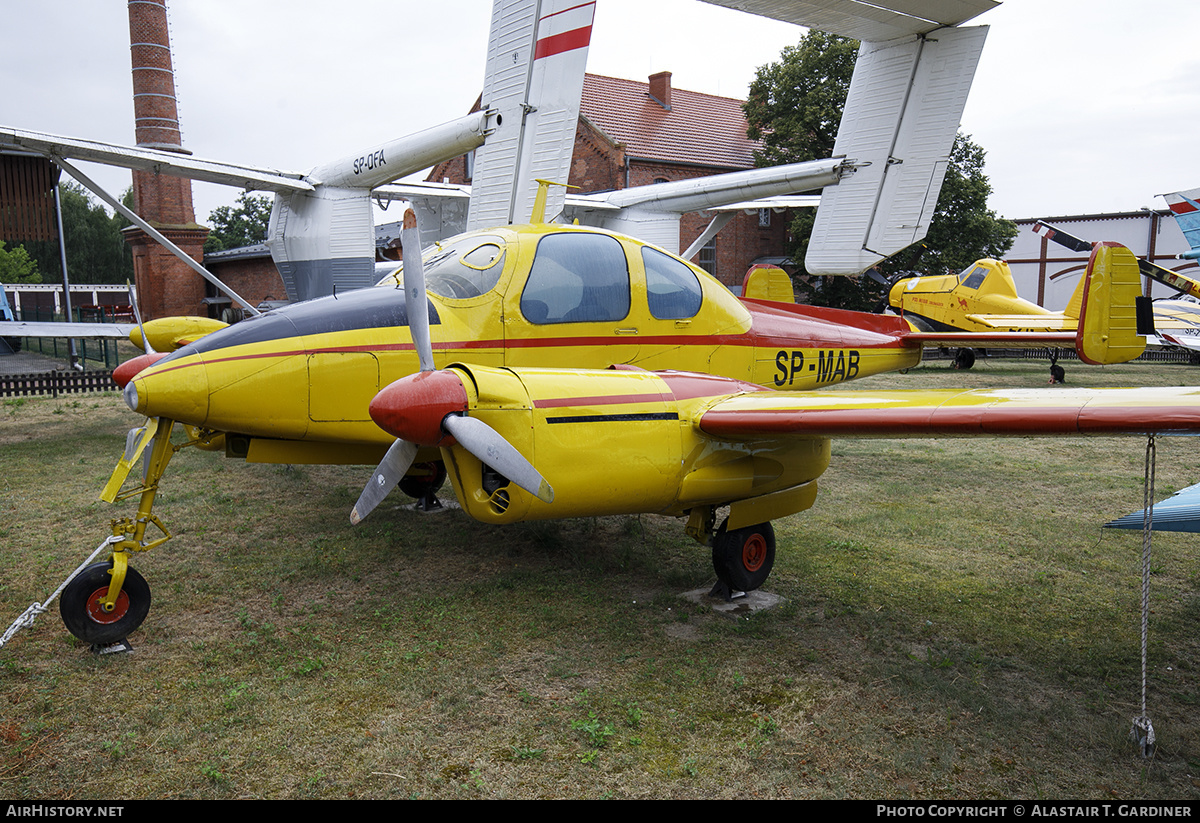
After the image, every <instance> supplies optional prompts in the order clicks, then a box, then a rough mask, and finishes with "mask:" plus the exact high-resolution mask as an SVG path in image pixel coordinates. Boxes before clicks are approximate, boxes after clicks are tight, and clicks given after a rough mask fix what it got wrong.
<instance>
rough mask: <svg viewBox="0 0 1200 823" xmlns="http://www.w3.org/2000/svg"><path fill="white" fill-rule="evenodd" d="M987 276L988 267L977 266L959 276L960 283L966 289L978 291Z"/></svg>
mask: <svg viewBox="0 0 1200 823" xmlns="http://www.w3.org/2000/svg"><path fill="white" fill-rule="evenodd" d="M987 274H988V270H987V267H986V266H975V267H974V268H972V269H968V270H967V271H964V272H963V273H962V274H961V275H959V278H958V282H959V284H960V285H962V286H964V287H965V288H968V289H977V288H979V287H980V286H982V285H983V278H985V277H987Z"/></svg>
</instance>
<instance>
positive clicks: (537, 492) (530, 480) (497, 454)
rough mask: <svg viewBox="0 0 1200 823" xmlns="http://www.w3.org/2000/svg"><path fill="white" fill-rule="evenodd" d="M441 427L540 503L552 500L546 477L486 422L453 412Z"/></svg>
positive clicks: (552, 495)
mask: <svg viewBox="0 0 1200 823" xmlns="http://www.w3.org/2000/svg"><path fill="white" fill-rule="evenodd" d="M442 427H443V428H444V429H445V430H446V431H447V432H449V433H450V435H451V436H452V437H454V439H455V440H457V441H458V442H459V445H461V446H462V447H463V448H464V449H466V450H467V451H469V452H470V453H471V454H473V455H475V457H476V458H478V459H479V460H480V461H481V462H483V463H485V464H487V465H488V466H491V467H492V468H493V469H495V470H496V471H498V472H500V474H502V475H504V476H505V477H507V478H508V479H509V480H511V481H512V482H513V483H516V484H517V485H518V486H520V487H521V488H523V489H524V490H525V491H527V492H529V493H530V494H532V495H534V496H535V497H537V499H538V500H541V501H542V502H543V503H552V502H554V489H552V488H550V484H549V483H547V482H546V480H545V478H543V477H542V476H541V475H540V474H538V470H537V469H535V468H534V467H533V464H532V463H530V462H529V461H528V460H526V459H525V458H524V457H522V456H521V453H520V452H519V451H517V450H516V449H514V448H513V447H512V445H511V444H510V443H509V442H508V441H507V440H505V439H504V437H503V436H501V434H500V433H499V432H498V431H496V430H495V429H493V428H492V427H491V426H489V425H488V424H487V423H484V422H483V421H482V420H479V419H478V418H475V417H460V416H458V415H453V414H452V415H450V416H448V417H446V418H445V419H444V420H443V421H442Z"/></svg>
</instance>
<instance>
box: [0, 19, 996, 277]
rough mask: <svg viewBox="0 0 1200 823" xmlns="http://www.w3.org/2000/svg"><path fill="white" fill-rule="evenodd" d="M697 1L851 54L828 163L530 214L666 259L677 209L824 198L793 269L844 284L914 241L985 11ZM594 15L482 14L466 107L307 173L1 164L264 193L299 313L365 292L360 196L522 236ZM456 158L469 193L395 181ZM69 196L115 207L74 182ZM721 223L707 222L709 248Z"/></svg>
mask: <svg viewBox="0 0 1200 823" xmlns="http://www.w3.org/2000/svg"><path fill="white" fill-rule="evenodd" d="M598 1H599V2H603V0H598ZM707 1H708V2H714V3H715V4H716V5H722V6H727V7H729V8H734V9H738V10H741V11H746V12H750V13H754V14H760V15H763V16H767V17H772V18H774V19H777V20H783V21H786V22H790V23H795V24H798V25H802V26H807V27H810V28H818V29H822V30H825V31H828V32H831V33H834V34H840V35H844V36H848V37H854V38H857V39H860V40H862V41H863V44H862V48H861V51H860V56H859V60H858V67H857V68H856V70H855V73H854V79H853V82H852V85H851V89H850V95H849V99H848V100H847V105H846V110H845V114H844V116H843V119H842V125H841V129H840V131H839V135H838V139H837V145H836V148H835V152H834V154H835V157H834V158H831V159H828V160H818V161H813V162H811V163H797V164H792V165H786V166H777V167H773V168H764V169H754V170H750V171H745V172H734V173H730V174H723V175H714V176H711V177H706V178H701V179H698V180H692V181H681V182H678V183H671V184H658V185H655V186H644V187H635V188H629V189H623V190H619V191H613V192H608V193H605V194H593V195H587V196H573V197H572V196H568V195H567V194H566V192H565V191H563V189H562V188H560V187H551V190H550V192H549V196H548V202H547V208H546V214H547V215H549V216H551V217H553V218H555V219H561V220H564V221H570V220H573V219H578V220H579V221H580V222H581V223H585V224H589V225H595V226H599V227H603V228H609V229H613V230H616V231H621V232H624V233H627V234H632V235H634V236H636V237H639V238H641V239H644V240H649V241H651V242H655V243H657V244H659V245H661V246H664V247H665V248H667V249H668V250H670V251H674V252H677V251H679V248H678V247H679V217H680V215H681V214H683V213H686V212H690V211H699V210H706V209H721V208H727V207H729V206H731V205H733V204H738V205H739V206H740V207H743V208H749V207H753V206H754V204H755V201H758V200H760V199H763V198H778V197H781V196H786V195H793V194H798V193H800V192H811V191H813V190H815V189H823V193H822V197H821V200H820V206H819V208H818V212H817V224H816V229H815V231H814V235H813V242H812V243H811V245H810V249H809V256H808V259H807V261H806V265H807V268H808V269H809V271H811V272H814V273H825V274H854V273H858V272H861V271H863V270H865V269H867V268H869V267H870V266H872V265H874V264H875V263H877V262H879V261H880V260H882V259H884V258H885V257H888V256H890V255H891V254H894V253H896V252H898V251H900V250H901V249H903V248H905V247H906V246H908V245H911V244H912V243H914V242H917V241H918V240H920V239H921V238H923V237H924V236H925V233H926V231H927V230H928V225H929V220H930V219H931V217H932V213H933V208H934V205H935V204H936V201H937V196H938V192H939V190H940V187H941V182H942V175H943V174H944V172H945V168H946V165H947V163H948V160H949V156H950V149H951V146H952V144H953V140H954V135H955V132H956V130H957V127H958V122H959V119H960V116H961V113H962V110H963V106H964V105H965V102H966V96H967V92H968V90H969V88H970V85H971V80H972V78H973V74H974V70H975V66H976V64H977V61H978V58H979V54H980V51H981V50H982V47H983V41H984V38H985V36H986V31H987V29H986V27H971V28H958V25H959V24H960V23H962V22H965V21H967V20H970V19H972V18H973V17H975V16H977V15H979V14H981V13H983V12H985V11H987V10H988V9H990V8H992V7H994V6H996V5H998V3H996V2H994V0H885V1H884V2H879V3H871V4H867V3H862V2H857V0H807V1H804V0H790V1H788V0H725V1H724V2H722V0H707ZM595 5H596V2H579V0H495V2H494V3H493V8H492V23H491V30H490V36H489V45H488V60H487V68H486V72H485V78H484V86H483V87H484V95H483V98H482V105H481V108H480V110H479V111H477V112H474V113H472V114H469V115H466V116H464V117H461V118H458V119H456V120H453V121H451V122H449V123H445V124H443V125H440V126H435V127H432V128H429V129H425V130H423V131H419V132H416V133H414V134H411V135H408V136H406V137H401V138H398V139H396V140H392V141H390V142H387V143H384V144H383V145H379V146H373V147H371V148H369V149H365V150H362V151H358V152H353V153H351V154H349V155H346V156H345V157H343V158H340V159H338V160H335V161H333V162H330V163H325V164H322V165H319V166H316V167H315V168H313V169H311V170H309V171H307V172H296V171H286V170H277V169H270V168H262V167H255V166H247V165H242V164H237V163H226V162H219V161H213V160H204V159H200V158H197V157H189V156H186V155H181V154H177V153H173V152H166V151H157V150H155V149H149V148H133V147H128V146H121V145H115V144H106V143H98V142H93V141H88V140H81V139H76V138H69V137H60V136H57V135H50V134H43V133H39V132H35V131H30V130H26V129H18V128H14V127H7V126H0V151H24V152H34V153H37V154H41V155H43V156H46V157H48V158H50V159H51V160H54V161H56V162H58V163H59V164H60V165H62V166H63V167H64V168H66V169H67V170H68V171H69V172H71V173H72V175H73V176H76V175H75V171H76V170H75V169H74V168H73V167H72V166H71V164H72V163H73V162H75V161H91V162H99V163H105V164H110V165H115V166H120V167H124V168H130V169H147V170H153V171H156V172H161V173H165V174H173V175H179V176H183V177H189V178H192V179H196V180H203V181H206V182H211V183H221V184H225V185H230V186H234V187H236V188H239V189H247V190H255V191H268V192H272V193H273V194H274V195H275V204H274V207H273V210H272V215H271V225H270V230H269V235H270V236H269V239H268V245H269V247H270V249H271V255H272V257H273V259H274V261H275V263H276V265H277V266H278V268H279V271H280V273H281V275H282V276H283V279H284V283H285V285H286V287H287V290H288V296H289V297H290V298H291V299H293V300H306V299H310V298H313V297H318V296H322V295H326V294H329V293H331V292H333V291H334V290H335V289H337V290H339V291H340V290H347V289H355V288H361V287H365V286H369V285H372V284H373V283H374V282H375V281H376V276H375V265H374V259H375V249H374V226H373V219H372V212H371V201H372V198H373V197H374V198H377V199H390V198H397V199H405V200H408V201H410V202H411V203H412V204H413V205H414V207H415V208H416V209H417V211H418V213H419V214H420V218H421V219H420V223H421V226H422V241H423V242H428V241H430V240H433V239H437V238H440V237H446V236H450V235H452V234H456V233H459V232H461V231H463V230H466V229H469V228H474V227H482V226H488V225H505V224H511V223H521V222H525V221H527V220H528V219H529V215H530V213H531V207H532V203H533V197H534V193H535V191H536V187H537V184H536V180H537V179H545V180H552V181H566V180H567V179H568V177H569V173H570V163H571V152H572V148H573V144H574V135H575V129H576V122H577V120H578V116H579V99H580V94H581V88H582V82H583V74H584V70H585V67H586V60H587V49H588V46H589V44H590V39H591V30H592V21H593V19H594V13H595ZM934 33H936V35H935V34H934ZM472 151H475V167H474V174H473V182H474V185H473V186H472V187H469V188H468V187H461V186H438V185H435V184H429V183H425V184H394V181H396V180H398V179H400V178H402V177H404V176H406V175H410V174H413V173H415V172H417V171H420V170H422V169H424V168H427V167H429V166H432V165H434V164H436V163H439V162H442V161H444V160H448V159H451V158H453V157H457V156H460V155H463V154H466V153H468V152H472ZM81 182H83V183H84V184H85V185H87V186H88V187H89V188H91V189H92V190H93V191H95V192H96V194H97V195H98V196H100V197H101V199H103V200H105V201H106V202H109V203H110V204H112V203H113V202H114V201H116V199H117V198H113V197H112V196H111V195H110V194H108V193H107V192H103V191H102V190H98V189H99V187H98V186H96V185H95V184H93V183H91V181H90V180H87V179H86V178H85V179H83V180H81ZM389 184H394V185H389ZM464 201H465V204H466V208H465V209H464V208H463V205H464ZM774 202H775V203H778V202H779V201H774ZM722 221H723V218H721V217H720V215H718V217H717V222H714V224H713V226H711V227H710V231H709V233H708V236H711V233H715V231H716V230H717V229H719V225H720V224H721V222H722ZM177 253H179V252H177ZM180 254H181V253H180ZM193 265H194V264H193ZM201 273H202V274H205V275H207V273H205V272H201Z"/></svg>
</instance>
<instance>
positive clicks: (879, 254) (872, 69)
mask: <svg viewBox="0 0 1200 823" xmlns="http://www.w3.org/2000/svg"><path fill="white" fill-rule="evenodd" d="M986 36H987V27H986V26H976V27H972V28H966V29H944V30H939V31H937V32H936V33H934V34H932V35H930V36H929V37H913V38H908V39H904V40H898V41H892V42H886V43H869V42H864V43H863V44H862V46H861V48H860V49H859V54H858V62H857V64H856V65H855V69H854V77H853V80H852V81H851V85H850V92H849V95H848V96H847V99H846V107H845V109H844V111H843V114H842V122H841V126H840V127H839V129H838V137H837V142H836V143H835V145H834V156H835V157H839V158H845V159H846V160H847V161H849V162H852V163H854V164H855V166H856V167H857V168H858V171H857V172H856V173H855V174H854V175H853V176H851V177H850V178H848V179H846V180H843V181H842V182H841V183H840V184H839V185H838V186H836V187H832V188H827V189H825V191H824V192H823V193H822V196H821V206H820V208H819V209H817V219H816V224H815V226H814V227H813V232H812V238H811V240H810V242H809V247H808V253H807V255H806V257H805V268H806V269H807V270H808V272H809V273H810V274H822V275H824V274H859V273H860V272H863V271H865V270H866V269H868V268H870V267H871V266H873V265H875V264H876V263H879V262H880V261H881V260H883V259H885V258H887V257H890V256H891V255H893V254H895V253H896V252H898V251H900V250H902V249H904V248H906V247H908V246H910V245H912V244H913V243H916V242H918V241H919V240H921V239H922V238H924V237H925V235H926V233H927V232H928V230H929V223H930V221H931V220H932V219H933V214H934V210H935V209H936V207H937V199H938V194H939V193H940V191H941V186H942V179H943V177H944V176H945V173H946V167H947V165H948V164H949V161H950V152H951V149H952V148H953V145H954V136H955V134H956V133H957V131H958V124H959V120H960V119H961V117H962V112H963V107H964V106H965V105H966V101H967V92H968V91H970V88H971V82H972V80H973V78H974V76H975V67H976V65H977V64H978V62H979V55H980V53H981V52H982V50H983V43H984V40H985V38H986Z"/></svg>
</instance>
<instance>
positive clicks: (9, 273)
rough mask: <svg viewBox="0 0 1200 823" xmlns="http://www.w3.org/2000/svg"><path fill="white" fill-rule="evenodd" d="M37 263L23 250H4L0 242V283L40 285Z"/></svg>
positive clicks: (0, 241) (18, 248) (2, 242)
mask: <svg viewBox="0 0 1200 823" xmlns="http://www.w3.org/2000/svg"><path fill="white" fill-rule="evenodd" d="M41 282H42V275H41V272H39V271H38V267H37V261H36V260H34V259H33V258H32V257H30V256H29V253H28V252H26V251H25V249H23V248H21V247H20V246H17V247H16V248H13V249H5V248H4V241H3V240H0V283H41Z"/></svg>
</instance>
